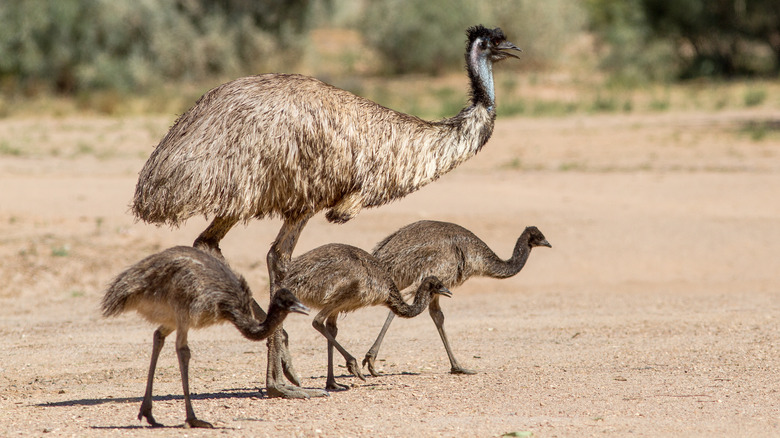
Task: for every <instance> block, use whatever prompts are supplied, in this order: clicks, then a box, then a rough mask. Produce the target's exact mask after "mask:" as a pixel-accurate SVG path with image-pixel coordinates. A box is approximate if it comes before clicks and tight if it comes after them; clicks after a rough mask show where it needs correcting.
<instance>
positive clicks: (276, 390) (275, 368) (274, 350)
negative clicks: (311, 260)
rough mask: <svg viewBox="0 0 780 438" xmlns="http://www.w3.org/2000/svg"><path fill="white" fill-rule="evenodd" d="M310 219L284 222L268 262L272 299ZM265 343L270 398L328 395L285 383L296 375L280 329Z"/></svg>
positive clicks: (304, 218) (267, 391)
mask: <svg viewBox="0 0 780 438" xmlns="http://www.w3.org/2000/svg"><path fill="white" fill-rule="evenodd" d="M310 217H311V215H308V216H304V217H302V218H300V219H298V220H295V221H285V222H284V224H283V225H282V229H281V230H279V234H278V235H277V236H276V240H275V241H274V243H273V245H271V249H270V250H269V251H268V256H267V257H266V260H267V262H268V280H269V282H270V283H271V299H273V297H274V294H276V291H277V290H278V289H279V287H278V285H279V284H280V283H281V282H282V280H284V277H285V275H286V274H287V265H288V264H289V263H290V259H291V258H292V252H293V250H294V249H295V245H296V244H297V243H298V236H300V234H301V231H302V230H303V227H304V226H305V225H306V223H307V222H308V221H309V218H310ZM266 343H267V345H268V365H267V366H268V368H267V371H266V375H265V382H266V394H267V395H268V397H284V398H309V397H324V396H327V395H328V393H327V392H325V391H320V390H313V389H305V388H301V387H300V386H299V384H298V382H295V381H294V380H293V379H290V380H291V381H293V382H294V383H296V384H295V385H287V384H286V383H285V381H284V378H283V375H287V376H288V378H289V375H290V374H291V373H292V374H294V373H295V370H294V369H293V368H292V358H291V357H290V352H289V349H288V347H287V334H286V333H285V332H284V331H283V330H282V326H281V325H280V326H279V328H278V329H276V331H274V333H273V334H272V335H271V336H270V337H269V338H268V341H267V342H266ZM295 377H296V380H298V381H300V380H299V379H297V376H295Z"/></svg>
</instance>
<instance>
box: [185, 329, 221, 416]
mask: <svg viewBox="0 0 780 438" xmlns="http://www.w3.org/2000/svg"><path fill="white" fill-rule="evenodd" d="M176 356H178V358H179V372H180V373H181V387H182V390H183V391H184V408H185V409H186V411H187V419H186V420H185V423H184V427H199V428H206V429H213V428H214V426H212V425H211V423H209V422H207V421H203V420H199V419H198V418H197V417H195V411H193V410H192V401H191V400H190V347H189V345H187V329H186V328H185V329H182V328H179V331H178V332H176Z"/></svg>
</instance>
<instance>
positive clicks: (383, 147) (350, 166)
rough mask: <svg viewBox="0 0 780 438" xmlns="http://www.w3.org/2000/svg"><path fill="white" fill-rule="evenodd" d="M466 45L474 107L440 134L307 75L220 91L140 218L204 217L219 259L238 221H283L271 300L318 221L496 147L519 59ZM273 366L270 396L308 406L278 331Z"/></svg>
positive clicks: (375, 202) (186, 131)
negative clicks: (508, 65)
mask: <svg viewBox="0 0 780 438" xmlns="http://www.w3.org/2000/svg"><path fill="white" fill-rule="evenodd" d="M466 34H467V43H466V67H467V71H468V76H469V79H470V83H471V101H470V103H469V105H468V106H467V107H466V108H464V109H462V110H461V111H460V112H459V113H458V114H457V115H455V116H454V117H452V118H448V119H444V120H440V121H436V122H429V121H425V120H422V119H420V118H418V117H415V116H411V115H408V114H403V113H399V112H397V111H393V110H391V109H388V108H385V107H383V106H381V105H378V104H376V103H374V102H372V101H370V100H367V99H364V98H362V97H359V96H356V95H354V94H352V93H350V92H348V91H344V90H341V89H338V88H335V87H333V86H330V85H328V84H325V83H323V82H320V81H319V80H317V79H314V78H311V77H306V76H301V75H289V74H265V75H258V76H251V77H245V78H240V79H236V80H234V81H231V82H228V83H226V84H223V85H220V86H218V87H216V88H214V89H213V90H211V91H209V92H207V93H206V94H204V95H203V96H202V97H201V98H200V99H198V101H197V102H196V103H195V105H194V106H193V107H192V108H190V109H189V110H188V111H187V112H185V113H184V114H182V115H181V116H180V117H179V118H178V120H177V121H176V123H175V124H174V125H173V126H172V127H171V129H170V130H169V131H168V133H167V134H166V135H165V137H163V139H162V140H161V141H160V143H159V144H158V145H157V147H156V148H155V150H154V151H153V152H152V155H151V156H150V157H149V160H148V161H147V162H146V164H145V165H144V167H143V169H142V170H141V172H140V175H139V178H138V184H137V186H136V190H135V197H134V199H133V205H132V209H133V212H134V214H135V215H136V216H137V217H138V218H140V219H142V220H144V221H146V222H151V223H156V224H169V225H174V226H175V225H178V224H180V223H182V222H183V221H185V220H186V219H188V218H190V217H192V216H195V215H204V216H206V217H207V218H213V219H212V222H211V223H210V224H209V226H208V227H207V228H206V230H204V231H203V232H202V233H201V234H200V235H199V236H198V238H197V239H196V240H195V242H194V246H196V247H202V248H210V249H213V250H216V251H219V242H220V240H221V239H222V238H223V237H224V236H225V234H226V233H227V232H228V231H229V230H230V229H231V228H232V227H233V226H234V225H235V224H236V223H238V222H239V221H249V220H250V219H253V218H257V219H261V218H264V217H269V216H279V217H281V218H282V219H283V222H284V223H283V225H282V228H281V230H280V231H279V234H278V235H277V237H276V239H275V240H274V242H273V244H272V245H271V249H270V250H269V252H268V255H267V264H268V275H269V280H270V284H271V295H272V296H273V293H274V291H275V290H276V289H277V288H278V284H279V283H280V281H281V280H282V279H283V278H284V275H285V270H286V266H287V264H288V263H289V261H290V258H291V256H292V252H293V250H294V248H295V245H296V243H297V241H298V236H299V235H300V233H301V230H302V229H303V227H304V226H305V225H306V223H307V221H308V220H309V219H310V218H311V217H312V216H313V215H314V214H316V213H317V212H319V211H321V210H327V214H326V217H327V219H328V220H329V221H331V222H336V223H342V222H346V221H348V220H349V219H351V218H352V217H354V216H355V215H356V214H357V213H358V212H359V211H360V210H361V209H363V208H365V207H376V206H380V205H383V204H386V203H388V202H390V201H393V200H395V199H398V198H401V197H403V196H406V195H407V194H409V193H412V192H414V191H415V190H417V189H419V188H420V187H422V186H424V185H425V184H428V183H430V182H432V181H434V180H436V179H438V178H439V177H440V176H441V175H443V174H445V173H447V172H449V171H450V170H452V169H453V168H455V167H456V166H458V165H459V164H460V163H462V162H463V161H465V160H467V159H469V158H471V157H472V156H474V155H475V154H476V153H477V152H478V151H479V150H480V149H481V148H482V146H483V145H484V144H485V143H486V142H487V141H488V139H489V138H490V136H491V134H492V132H493V124H494V121H495V118H496V110H495V90H494V85H493V63H495V62H498V61H501V60H503V59H506V58H508V57H514V58H517V55H515V54H513V53H511V52H509V51H510V50H518V51H519V50H520V49H518V48H517V47H516V46H515V45H514V44H512V43H511V42H509V41H507V40H506V37H505V36H504V33H503V32H502V31H501V29H498V28H496V29H487V28H485V27H483V26H481V25H480V26H474V27H471V28H469V29H468V30H467V32H466ZM268 356H269V357H268V373H267V375H266V386H267V390H268V391H267V392H268V394H269V395H270V396H286V397H307V396H308V394H307V393H306V392H305V391H303V390H301V388H298V387H296V386H289V385H285V384H284V382H283V378H282V372H283V371H284V366H285V364H284V363H283V359H285V360H284V361H285V362H288V363H287V365H286V366H289V365H290V363H291V360H290V358H289V355H288V353H287V350H286V346H285V338H284V334H283V331H282V330H281V329H279V330H278V333H277V334H274V335H273V336H271V337H270V338H269V341H268ZM290 374H291V373H287V375H288V378H290V379H291V380H292V381H293V383H297V381H298V379H297V378H291V377H296V376H291V375H290ZM292 374H294V373H292Z"/></svg>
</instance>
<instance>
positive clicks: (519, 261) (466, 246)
mask: <svg viewBox="0 0 780 438" xmlns="http://www.w3.org/2000/svg"><path fill="white" fill-rule="evenodd" d="M537 246H546V247H551V245H550V243H549V242H548V241H547V239H546V238H545V237H544V235H543V234H542V232H541V231H539V229H538V228H536V227H527V228H526V229H525V230H523V232H522V233H521V234H520V237H518V239H517V241H516V242H515V248H514V250H513V252H512V257H510V258H509V259H508V260H502V259H501V258H500V257H498V256H497V255H496V253H494V252H493V250H491V249H490V248H489V247H488V246H487V244H485V242H483V241H482V240H481V239H480V238H479V237H477V236H476V235H475V234H474V233H472V232H471V231H469V230H467V229H465V228H463V227H462V226H460V225H456V224H453V223H449V222H438V221H419V222H415V223H413V224H409V225H407V226H405V227H403V228H401V229H399V230H398V231H396V232H394V233H393V234H391V235H389V236H387V237H386V238H385V239H384V240H382V241H381V242H379V243H378V244H377V245H376V247H375V248H374V250H373V255H374V256H375V257H376V258H377V259H378V260H379V261H381V262H382V264H383V265H384V266H386V267H387V269H388V271H389V272H390V275H391V276H392V278H393V281H394V282H395V284H396V285H397V286H398V288H399V289H401V290H402V291H404V292H406V293H409V292H410V291H412V290H414V287H415V286H416V285H417V284H419V282H420V281H421V280H422V279H423V278H425V277H427V276H430V275H435V276H436V277H438V278H440V279H441V281H442V283H444V285H445V286H446V287H448V288H455V287H458V286H460V285H461V284H463V283H464V282H465V281H466V280H468V279H469V278H471V277H473V276H483V277H492V278H508V277H511V276H513V275H515V274H517V273H518V272H520V270H521V269H523V266H525V262H526V261H527V260H528V256H529V255H530V254H531V249H532V248H534V247H537ZM428 311H429V313H430V315H431V318H432V319H433V322H434V323H435V324H436V329H437V330H438V331H439V336H440V337H441V340H442V343H443V344H444V348H445V350H447V356H448V357H449V359H450V366H451V372H452V373H453V374H473V373H474V371H471V370H468V369H466V368H463V367H462V366H460V365H459V364H458V361H457V359H455V356H454V354H453V353H452V350H451V349H450V344H449V341H448V340H447V334H446V333H445V332H444V313H443V312H442V311H441V307H440V306H439V300H438V298H434V299H433V301H431V303H430V305H429V307H428ZM392 320H393V313H392V312H390V313H389V314H388V315H387V320H386V321H385V324H384V326H383V327H382V330H381V332H380V333H379V336H378V337H377V339H376V341H375V342H374V345H372V346H371V349H370V350H369V351H368V353H366V356H365V358H364V359H363V365H364V366H365V365H367V366H368V370H369V372H370V373H371V375H374V376H376V375H377V372H376V370H375V369H374V360H375V359H376V356H377V354H378V353H379V347H380V346H381V344H382V339H383V338H384V336H385V333H386V332H387V329H388V328H389V327H390V323H391V322H392Z"/></svg>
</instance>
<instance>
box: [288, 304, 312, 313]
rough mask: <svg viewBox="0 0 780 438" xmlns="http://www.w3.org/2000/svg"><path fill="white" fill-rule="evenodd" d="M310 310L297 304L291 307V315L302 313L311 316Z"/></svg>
mask: <svg viewBox="0 0 780 438" xmlns="http://www.w3.org/2000/svg"><path fill="white" fill-rule="evenodd" d="M309 310H310V309H309V308H308V307H306V306H304V305H303V304H301V303H295V304H293V305H292V306H291V307H290V312H291V313H300V314H302V315H308V314H309Z"/></svg>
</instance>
